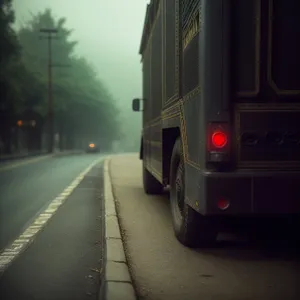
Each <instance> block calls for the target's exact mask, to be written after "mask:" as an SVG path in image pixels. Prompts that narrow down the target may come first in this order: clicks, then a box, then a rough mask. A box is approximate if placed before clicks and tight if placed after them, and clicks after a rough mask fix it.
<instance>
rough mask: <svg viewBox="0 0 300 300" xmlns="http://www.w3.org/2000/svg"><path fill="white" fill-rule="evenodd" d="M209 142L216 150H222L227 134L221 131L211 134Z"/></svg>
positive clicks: (225, 143)
mask: <svg viewBox="0 0 300 300" xmlns="http://www.w3.org/2000/svg"><path fill="white" fill-rule="evenodd" d="M211 141H212V144H213V146H215V147H216V148H224V147H225V146H226V145H227V141H228V138H227V134H226V133H225V132H223V131H220V130H218V131H215V132H214V133H213V134H212V137H211Z"/></svg>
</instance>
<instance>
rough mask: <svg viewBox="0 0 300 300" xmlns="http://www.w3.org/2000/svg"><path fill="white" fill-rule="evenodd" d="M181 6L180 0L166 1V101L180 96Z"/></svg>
mask: <svg viewBox="0 0 300 300" xmlns="http://www.w3.org/2000/svg"><path fill="white" fill-rule="evenodd" d="M179 18H180V6H179V0H167V1H164V28H165V35H164V48H165V79H164V82H165V97H164V99H165V103H164V104H167V103H169V102H172V101H175V100H177V99H178V97H179V78H180V53H181V51H180V47H181V41H180V35H181V30H180V19H179Z"/></svg>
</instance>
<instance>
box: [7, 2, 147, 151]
mask: <svg viewBox="0 0 300 300" xmlns="http://www.w3.org/2000/svg"><path fill="white" fill-rule="evenodd" d="M148 2H149V1H146V0H126V1H124V0H110V1H107V0H86V1H75V0H13V1H12V4H13V9H14V11H15V24H14V28H16V30H18V29H19V28H20V27H22V26H25V24H26V22H28V20H30V19H31V18H32V15H36V14H38V13H39V12H43V11H45V10H46V9H47V8H49V9H51V12H52V14H53V16H54V17H55V18H56V19H59V18H66V27H68V28H70V29H73V32H72V34H71V38H72V40H75V41H78V44H77V45H76V49H75V53H76V54H78V55H80V56H83V57H85V58H86V59H87V60H88V61H89V62H90V63H91V64H92V65H93V66H94V68H95V70H96V71H97V72H98V75H99V77H100V79H101V80H102V82H103V83H104V84H105V86H106V87H107V89H108V90H109V92H110V93H111V94H112V96H113V97H114V98H115V100H116V102H117V105H118V107H119V108H120V110H121V122H122V132H123V133H124V135H123V141H122V143H123V144H124V145H125V144H126V146H127V145H128V146H129V145H130V146H129V148H132V147H133V148H135V149H136V150H138V143H139V139H140V131H141V114H140V113H134V112H132V110H131V100H132V98H134V97H141V96H142V73H141V63H140V60H141V58H140V55H139V54H138V50H139V45H140V39H141V34H142V29H143V22H144V17H145V11H146V5H147V3H148ZM54 101H55V95H54Z"/></svg>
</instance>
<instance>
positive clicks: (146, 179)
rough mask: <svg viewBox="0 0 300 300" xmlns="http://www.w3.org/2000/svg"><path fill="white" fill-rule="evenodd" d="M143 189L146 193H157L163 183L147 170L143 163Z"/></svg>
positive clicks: (160, 191) (160, 190)
mask: <svg viewBox="0 0 300 300" xmlns="http://www.w3.org/2000/svg"><path fill="white" fill-rule="evenodd" d="M143 183H144V191H145V193H146V194H148V195H157V194H161V193H162V192H163V188H164V187H163V185H162V184H161V183H160V182H159V181H158V180H157V179H156V178H155V177H154V176H153V175H152V174H151V173H150V172H149V171H148V170H147V168H146V166H145V165H144V164H143Z"/></svg>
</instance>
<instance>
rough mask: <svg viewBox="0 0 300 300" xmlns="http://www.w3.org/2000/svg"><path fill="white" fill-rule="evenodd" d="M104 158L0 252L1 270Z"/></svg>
mask: <svg viewBox="0 0 300 300" xmlns="http://www.w3.org/2000/svg"><path fill="white" fill-rule="evenodd" d="M102 160H103V158H100V159H96V160H94V161H93V162H92V163H91V164H90V165H89V166H88V167H87V168H86V169H85V170H84V171H83V172H81V173H80V174H79V176H77V177H76V178H75V180H73V182H72V183H71V184H70V185H69V186H68V187H66V188H65V189H64V191H63V192H62V193H61V194H60V195H59V196H57V197H56V198H55V199H54V200H53V201H52V202H51V203H50V204H49V205H48V206H47V208H46V209H45V210H44V211H43V212H41V213H40V214H39V215H38V217H37V218H36V219H35V220H34V221H33V222H32V223H31V225H30V226H28V227H27V229H26V230H25V231H24V232H23V233H22V234H20V236H19V237H17V238H16V239H15V241H14V242H13V243H11V244H10V245H9V246H8V247H7V248H5V249H4V250H3V251H2V252H1V253H0V271H1V272H3V271H5V270H6V269H7V268H8V266H9V265H10V264H11V263H12V261H13V260H14V259H15V258H17V256H19V255H20V254H21V253H22V252H23V251H24V250H25V249H26V248H27V247H28V246H29V245H30V244H31V242H32V241H33V240H34V238H35V237H36V235H37V234H38V233H39V232H40V231H41V229H43V228H44V227H45V226H46V224H47V223H48V221H49V220H50V219H51V218H52V217H53V216H54V214H55V213H56V211H57V209H58V208H59V207H60V206H61V205H63V204H64V202H65V201H66V200H67V198H68V197H69V196H70V195H71V193H72V191H73V190H74V189H75V188H76V187H77V186H78V185H79V184H80V182H81V181H82V180H83V178H84V177H85V176H86V174H87V173H88V172H89V171H90V170H91V169H92V168H93V167H94V166H95V165H97V164H98V163H100V162H101V161H102Z"/></svg>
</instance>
